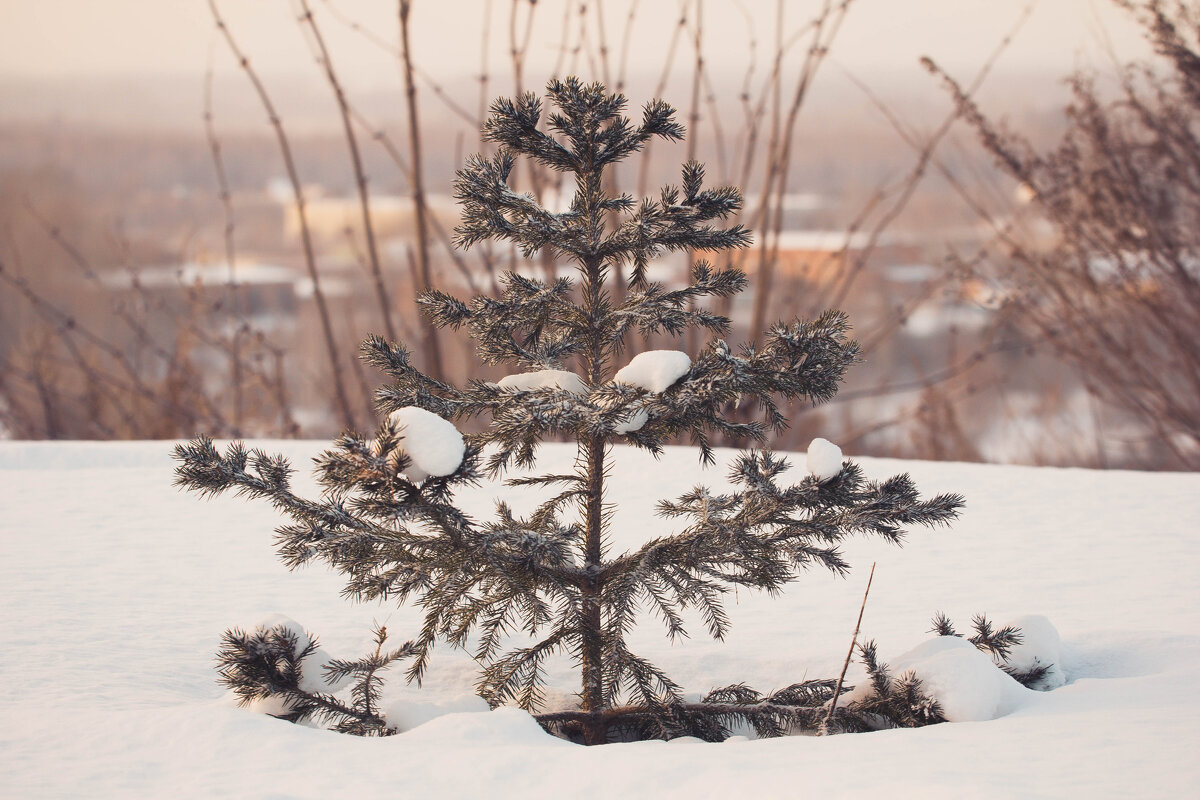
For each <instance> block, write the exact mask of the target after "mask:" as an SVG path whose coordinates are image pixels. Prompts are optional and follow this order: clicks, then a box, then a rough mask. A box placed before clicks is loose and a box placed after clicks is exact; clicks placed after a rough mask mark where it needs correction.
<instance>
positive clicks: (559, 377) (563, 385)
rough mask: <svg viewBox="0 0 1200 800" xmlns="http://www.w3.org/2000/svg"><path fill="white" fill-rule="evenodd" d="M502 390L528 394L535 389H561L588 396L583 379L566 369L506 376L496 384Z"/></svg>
mask: <svg viewBox="0 0 1200 800" xmlns="http://www.w3.org/2000/svg"><path fill="white" fill-rule="evenodd" d="M496 385H497V386H499V387H500V388H501V389H513V390H515V391H518V392H528V391H532V390H534V389H559V390H561V391H564V392H569V393H571V394H587V393H588V388H587V384H585V383H584V382H583V378H581V377H579V376H578V375H576V374H575V373H574V372H568V371H567V370H565V369H540V370H538V371H537V372H519V373H517V374H516V375H505V376H504V377H503V378H501V379H500V380H498V381H497V382H496Z"/></svg>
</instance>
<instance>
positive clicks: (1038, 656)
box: [1005, 614, 1067, 690]
mask: <svg viewBox="0 0 1200 800" xmlns="http://www.w3.org/2000/svg"><path fill="white" fill-rule="evenodd" d="M1005 624H1006V625H1013V626H1015V627H1017V628H1020V629H1021V644H1018V645H1016V646H1014V647H1013V648H1012V650H1011V651H1010V652H1009V655H1008V665H1009V666H1011V667H1013V668H1015V669H1018V670H1021V671H1025V670H1029V669H1033V668H1034V667H1038V666H1041V667H1045V666H1049V667H1050V669H1049V670H1047V672H1046V675H1045V676H1044V677H1043V678H1042V679H1041V680H1040V681H1038V683H1037V685H1036V686H1035V687H1034V688H1036V689H1041V690H1047V689H1057V688H1058V687H1060V686H1062V685H1064V684H1065V683H1066V682H1067V672H1066V667H1065V666H1064V664H1063V653H1062V640H1061V639H1060V638H1059V636H1058V629H1056V628H1055V627H1054V625H1053V623H1051V622H1050V620H1048V619H1046V618H1045V617H1044V616H1042V615H1041V614H1027V615H1026V616H1023V617H1017V618H1016V619H1011V620H1009V621H1008V622H1007V623H1005Z"/></svg>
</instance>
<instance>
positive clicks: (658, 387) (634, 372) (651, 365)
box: [613, 350, 692, 392]
mask: <svg viewBox="0 0 1200 800" xmlns="http://www.w3.org/2000/svg"><path fill="white" fill-rule="evenodd" d="M691 368H692V359H691V358H690V357H689V356H688V354H687V353H684V352H682V351H680V350H647V351H646V352H644V353H638V354H637V355H636V356H634V357H633V360H631V361H630V362H629V363H628V364H626V365H625V366H624V367H623V368H622V369H620V370H618V371H617V374H616V375H614V376H613V381H614V382H615V383H626V384H629V385H630V386H637V387H638V388H640V389H645V390H647V391H650V392H662V391H666V390H667V389H668V388H670V386H671V384H673V383H675V381H677V380H679V379H680V378H682V377H683V376H684V375H686V374H687V373H688V370H690V369H691Z"/></svg>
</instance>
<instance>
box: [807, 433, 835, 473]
mask: <svg viewBox="0 0 1200 800" xmlns="http://www.w3.org/2000/svg"><path fill="white" fill-rule="evenodd" d="M807 461H808V471H809V473H811V474H812V475H813V476H814V477H815V478H816V479H817V480H819V481H827V480H829V479H830V478H832V477H833V476H834V475H837V474H838V473H839V472H841V471H842V461H843V459H842V448H840V447H838V446H837V445H836V444H834V443H833V442H831V441H829V440H828V439H820V438H818V439H813V440H812V442H811V443H810V444H809V445H808V458H807Z"/></svg>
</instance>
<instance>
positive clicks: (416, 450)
mask: <svg viewBox="0 0 1200 800" xmlns="http://www.w3.org/2000/svg"><path fill="white" fill-rule="evenodd" d="M390 419H391V420H392V422H394V423H395V424H396V427H397V428H401V429H402V431H401V433H402V436H403V439H402V440H401V441H400V447H401V448H402V449H403V450H404V453H405V455H407V456H408V457H409V459H410V460H411V461H412V463H411V464H409V466H408V468H407V469H406V470H405V471H404V474H405V475H407V476H408V479H409V480H410V481H413V482H414V483H420V482H421V481H423V480H425V479H426V478H428V477H430V476H437V477H442V476H445V475H449V474H450V473H452V472H454V470H456V469H458V466H459V464H461V463H462V460H463V454H464V453H465V452H466V443H465V442H464V441H463V437H462V434H461V433H459V431H458V428H456V427H454V424H453V423H451V422H448V421H446V420H444V419H442V418H441V417H439V416H438V415H437V414H434V413H433V412H431V411H426V410H425V409H423V408H417V407H416V406H405V407H404V408H400V409H397V410H395V411H393V412H392V413H391V415H390Z"/></svg>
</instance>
